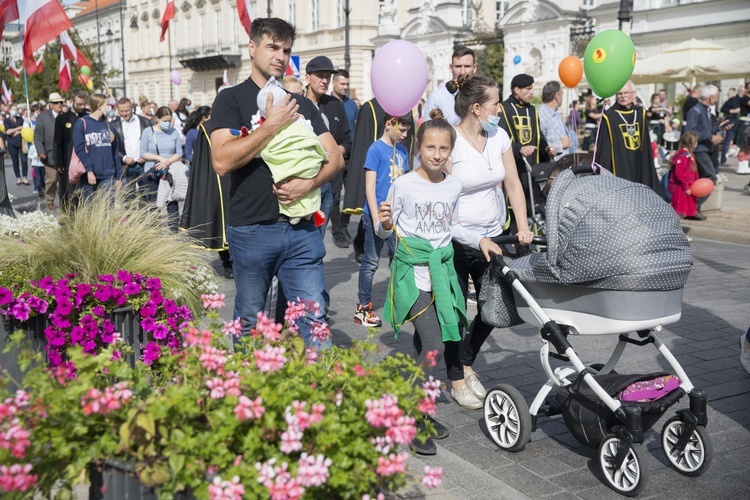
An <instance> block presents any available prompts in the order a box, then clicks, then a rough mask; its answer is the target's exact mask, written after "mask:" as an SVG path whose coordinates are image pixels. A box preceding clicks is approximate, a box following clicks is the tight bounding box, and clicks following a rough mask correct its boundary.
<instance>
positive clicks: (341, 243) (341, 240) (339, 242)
mask: <svg viewBox="0 0 750 500" xmlns="http://www.w3.org/2000/svg"><path fill="white" fill-rule="evenodd" d="M333 244H334V245H336V246H337V247H339V248H349V242H348V241H347V239H346V237H345V236H344V235H343V234H342V233H336V234H334V235H333Z"/></svg>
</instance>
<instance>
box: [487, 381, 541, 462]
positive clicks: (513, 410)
mask: <svg viewBox="0 0 750 500" xmlns="http://www.w3.org/2000/svg"><path fill="white" fill-rule="evenodd" d="M484 423H485V424H486V425H487V430H488V431H489V432H490V437H491V438H492V440H493V441H494V442H495V444H496V445H498V446H499V447H500V448H502V449H504V450H507V451H519V450H522V449H523V448H524V446H526V443H528V442H529V437H530V436H531V414H530V413H529V406H528V405H527V404H526V400H525V399H524V398H523V396H522V395H521V393H520V392H518V390H517V389H515V388H514V387H512V386H510V385H506V384H500V385H496V386H495V387H493V388H492V389H490V390H489V391H487V397H486V398H485V400H484Z"/></svg>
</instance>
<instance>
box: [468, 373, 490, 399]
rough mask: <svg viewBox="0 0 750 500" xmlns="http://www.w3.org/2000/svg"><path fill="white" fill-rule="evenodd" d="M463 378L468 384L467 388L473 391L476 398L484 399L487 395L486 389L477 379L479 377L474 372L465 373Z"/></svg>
mask: <svg viewBox="0 0 750 500" xmlns="http://www.w3.org/2000/svg"><path fill="white" fill-rule="evenodd" d="M464 380H465V381H466V385H467V386H469V389H471V392H473V393H474V395H475V396H476V397H477V399H484V398H486V397H487V390H486V389H485V388H484V386H483V385H482V383H481V382H480V381H479V377H477V374H476V373H471V374H470V375H467V376H466V377H465V378H464Z"/></svg>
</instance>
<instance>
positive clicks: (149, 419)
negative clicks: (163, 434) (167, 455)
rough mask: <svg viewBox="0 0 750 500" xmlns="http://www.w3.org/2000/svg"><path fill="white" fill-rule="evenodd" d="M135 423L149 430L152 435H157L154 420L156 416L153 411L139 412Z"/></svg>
mask: <svg viewBox="0 0 750 500" xmlns="http://www.w3.org/2000/svg"><path fill="white" fill-rule="evenodd" d="M135 423H136V424H137V425H138V427H140V428H141V429H144V430H145V431H146V432H148V433H149V434H150V435H151V437H153V436H155V435H156V422H154V416H153V415H152V414H151V413H139V414H138V417H137V418H136V420H135Z"/></svg>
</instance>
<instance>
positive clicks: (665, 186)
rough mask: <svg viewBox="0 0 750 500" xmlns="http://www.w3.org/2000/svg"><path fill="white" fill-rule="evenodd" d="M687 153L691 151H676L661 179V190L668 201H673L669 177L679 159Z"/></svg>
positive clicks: (688, 154)
mask: <svg viewBox="0 0 750 500" xmlns="http://www.w3.org/2000/svg"><path fill="white" fill-rule="evenodd" d="M686 155H687V156H690V153H687V152H685V151H678V152H677V153H675V154H674V155H673V156H672V158H670V159H669V170H667V173H665V174H664V175H663V176H662V178H661V179H660V180H659V184H661V191H662V193H664V194H663V195H662V197H663V198H664V201H666V202H667V203H669V202H671V201H672V193H671V192H670V191H669V177H670V175H672V170H673V169H674V166H675V163H676V162H677V159H678V158H681V157H683V156H686Z"/></svg>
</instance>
